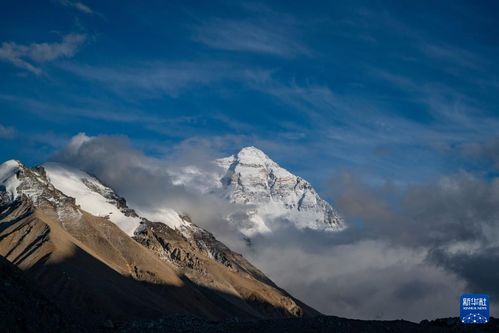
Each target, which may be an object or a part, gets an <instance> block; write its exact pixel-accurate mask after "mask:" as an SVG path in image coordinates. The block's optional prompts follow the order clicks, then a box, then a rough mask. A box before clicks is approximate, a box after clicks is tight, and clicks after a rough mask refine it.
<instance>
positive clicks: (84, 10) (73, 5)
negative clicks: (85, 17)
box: [59, 0, 94, 14]
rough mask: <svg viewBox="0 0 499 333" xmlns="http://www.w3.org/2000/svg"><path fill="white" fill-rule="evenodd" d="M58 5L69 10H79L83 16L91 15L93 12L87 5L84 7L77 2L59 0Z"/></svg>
mask: <svg viewBox="0 0 499 333" xmlns="http://www.w3.org/2000/svg"><path fill="white" fill-rule="evenodd" d="M59 3H60V4H61V5H63V6H65V7H71V8H74V9H76V10H79V11H80V12H82V13H85V14H93V13H94V11H93V10H92V9H91V8H90V7H89V6H88V5H85V4H84V3H82V2H79V1H71V0H59Z"/></svg>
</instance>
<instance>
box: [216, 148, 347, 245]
mask: <svg viewBox="0 0 499 333" xmlns="http://www.w3.org/2000/svg"><path fill="white" fill-rule="evenodd" d="M215 164H216V165H217V166H219V167H220V168H221V173H220V174H219V175H218V181H217V182H216V183H215V184H214V186H213V188H212V189H211V192H212V193H215V194H217V195H219V196H220V197H222V198H224V199H227V200H229V201H230V202H232V203H234V204H243V205H247V206H248V208H249V209H248V211H247V214H248V220H249V225H245V226H243V228H242V230H241V231H242V232H243V233H244V234H246V235H247V236H251V235H253V234H255V233H266V232H271V231H272V230H273V229H274V228H275V227H276V224H277V223H279V222H282V223H291V224H292V225H294V226H295V227H297V228H299V229H305V228H309V229H313V230H323V231H340V230H343V229H344V228H345V223H344V221H343V219H342V218H341V216H340V215H339V214H338V213H337V212H336V211H335V210H334V209H333V207H331V205H330V204H328V203H327V202H326V201H325V200H323V199H322V198H321V197H320V196H319V194H318V193H317V191H315V189H314V188H313V187H312V185H311V184H310V183H309V182H307V181H306V180H305V179H303V178H301V177H298V176H295V175H293V174H292V173H290V172H289V171H287V170H286V169H284V168H282V167H281V166H279V164H277V163H276V162H274V161H273V160H272V159H270V157H269V156H267V155H266V154H265V153H264V152H263V151H261V150H260V149H258V148H255V147H252V146H251V147H245V148H243V149H241V150H240V151H239V152H238V153H237V154H234V155H232V156H229V157H225V158H221V159H217V160H216V161H215ZM234 218H235V217H229V219H231V220H234ZM233 222H234V221H233Z"/></svg>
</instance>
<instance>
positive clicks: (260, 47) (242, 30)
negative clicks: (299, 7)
mask: <svg viewBox="0 0 499 333" xmlns="http://www.w3.org/2000/svg"><path fill="white" fill-rule="evenodd" d="M241 7H242V8H243V9H244V10H245V14H246V15H245V16H244V17H241V18H230V19H228V18H212V19H210V20H206V21H203V22H202V23H201V24H199V25H197V26H195V27H194V28H193V35H192V39H193V40H194V41H196V42H199V43H202V44H204V45H206V46H208V47H210V48H214V49H220V50H227V51H238V52H250V53H258V54H268V55H273V56H278V57H284V58H293V57H296V56H299V55H308V56H310V55H311V54H312V51H311V50H310V49H309V47H307V46H306V44H305V42H304V41H303V39H302V32H303V31H305V29H303V24H302V23H301V22H299V21H298V20H296V19H295V18H294V17H293V16H291V15H289V14H284V13H277V12H275V11H273V10H272V9H271V8H270V7H268V6H266V5H262V4H243V5H242V6H241Z"/></svg>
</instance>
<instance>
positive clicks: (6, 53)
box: [0, 34, 86, 74]
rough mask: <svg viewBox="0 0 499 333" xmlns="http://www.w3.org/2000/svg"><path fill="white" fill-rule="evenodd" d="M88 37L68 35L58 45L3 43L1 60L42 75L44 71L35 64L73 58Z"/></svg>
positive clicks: (0, 52)
mask: <svg viewBox="0 0 499 333" xmlns="http://www.w3.org/2000/svg"><path fill="white" fill-rule="evenodd" d="M85 40H86V35H83V34H68V35H66V36H64V37H63V38H62V41H61V42H58V43H31V44H28V45H23V44H17V43H15V42H3V43H2V46H1V47H0V60H3V61H6V62H9V63H11V64H13V65H14V66H17V67H19V68H23V69H26V70H28V71H30V72H32V73H34V74H41V73H42V69H41V68H39V67H37V66H36V65H34V64H33V63H38V64H39V63H44V62H50V61H54V60H57V59H60V58H71V57H73V56H74V55H75V54H76V52H77V50H78V48H79V47H80V46H81V44H83V42H85Z"/></svg>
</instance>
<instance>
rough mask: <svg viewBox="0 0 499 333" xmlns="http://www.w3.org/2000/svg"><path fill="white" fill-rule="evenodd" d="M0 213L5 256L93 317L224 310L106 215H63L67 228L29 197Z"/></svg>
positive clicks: (64, 302)
mask: <svg viewBox="0 0 499 333" xmlns="http://www.w3.org/2000/svg"><path fill="white" fill-rule="evenodd" d="M0 216H1V218H0V255H2V256H4V257H5V258H6V259H8V260H9V261H11V262H12V263H14V264H16V265H18V267H20V268H22V269H23V270H26V271H27V273H28V274H29V276H30V277H32V278H33V279H34V280H36V281H37V282H38V283H39V284H40V285H41V286H42V288H43V292H44V293H45V294H46V295H47V296H48V297H49V298H50V299H52V300H54V301H55V302H56V303H58V304H60V305H61V307H62V308H65V309H71V311H72V312H78V313H80V314H82V316H83V317H86V318H87V319H90V320H94V321H95V322H102V321H104V320H105V319H108V318H112V319H114V320H128V319H132V318H141V317H155V316H158V315H160V314H164V313H191V314H195V315H199V316H202V317H205V318H209V319H217V318H221V317H223V316H224V315H225V311H224V310H222V309H219V308H217V306H216V305H215V304H214V303H212V302H211V301H210V300H209V299H208V298H206V297H205V296H204V295H203V294H202V293H201V292H199V291H198V290H196V288H195V287H194V286H192V285H191V284H186V283H184V281H183V279H182V277H181V276H180V275H178V274H177V273H176V271H175V269H174V268H173V267H172V266H171V265H169V264H167V263H165V262H162V261H160V260H159V259H158V258H157V257H156V256H154V255H153V254H152V253H150V252H149V251H148V250H147V249H145V248H144V247H142V246H141V245H139V244H138V243H136V242H135V241H134V240H132V239H131V238H129V237H128V236H126V235H125V234H124V233H123V232H122V231H121V230H119V229H118V228H117V227H116V226H115V225H114V224H112V223H110V222H109V221H107V220H106V219H103V218H96V217H93V216H91V215H89V214H87V213H83V215H82V216H81V219H80V220H78V221H73V222H70V221H66V223H64V224H65V227H66V228H67V229H68V230H65V229H64V228H63V227H62V226H61V225H60V224H59V221H58V220H57V219H56V216H55V211H54V210H51V209H48V208H44V209H40V208H35V207H33V206H32V205H31V203H30V202H29V201H28V200H21V201H17V202H16V203H15V205H14V206H12V207H7V208H4V209H3V210H2V214H1V215H0ZM78 225H79V226H81V227H78Z"/></svg>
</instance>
